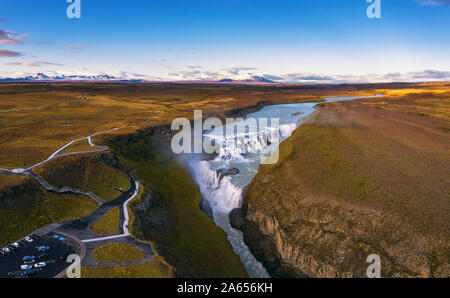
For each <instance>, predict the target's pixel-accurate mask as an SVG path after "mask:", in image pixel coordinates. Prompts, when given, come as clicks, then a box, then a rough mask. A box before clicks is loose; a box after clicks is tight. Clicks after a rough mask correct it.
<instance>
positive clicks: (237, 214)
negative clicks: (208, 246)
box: [230, 208, 245, 230]
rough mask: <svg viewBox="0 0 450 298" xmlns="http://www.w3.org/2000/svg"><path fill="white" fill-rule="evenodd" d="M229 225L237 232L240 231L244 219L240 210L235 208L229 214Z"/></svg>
mask: <svg viewBox="0 0 450 298" xmlns="http://www.w3.org/2000/svg"><path fill="white" fill-rule="evenodd" d="M230 224H231V226H232V227H233V228H235V229H237V230H242V228H243V227H244V225H245V217H244V214H243V213H242V209H241V208H236V209H233V210H231V212H230Z"/></svg>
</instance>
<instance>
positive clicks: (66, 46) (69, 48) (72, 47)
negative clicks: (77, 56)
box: [64, 45, 91, 50]
mask: <svg viewBox="0 0 450 298" xmlns="http://www.w3.org/2000/svg"><path fill="white" fill-rule="evenodd" d="M64 48H65V49H66V50H84V49H90V48H91V47H89V46H70V45H65V46H64Z"/></svg>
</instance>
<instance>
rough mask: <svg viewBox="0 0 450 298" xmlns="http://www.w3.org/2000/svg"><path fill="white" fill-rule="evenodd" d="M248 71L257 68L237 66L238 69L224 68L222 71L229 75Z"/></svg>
mask: <svg viewBox="0 0 450 298" xmlns="http://www.w3.org/2000/svg"><path fill="white" fill-rule="evenodd" d="M250 70H258V68H257V67H245V66H239V67H232V68H224V69H223V71H224V72H225V73H229V74H231V75H237V74H239V73H241V72H242V71H250Z"/></svg>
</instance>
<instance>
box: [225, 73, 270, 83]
mask: <svg viewBox="0 0 450 298" xmlns="http://www.w3.org/2000/svg"><path fill="white" fill-rule="evenodd" d="M218 82H220V83H276V82H275V81H271V80H269V79H266V78H264V77H262V76H257V75H252V74H248V75H246V76H243V77H237V78H235V79H231V78H224V79H221V80H218Z"/></svg>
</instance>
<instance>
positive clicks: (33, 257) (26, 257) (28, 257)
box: [22, 256, 36, 261]
mask: <svg viewBox="0 0 450 298" xmlns="http://www.w3.org/2000/svg"><path fill="white" fill-rule="evenodd" d="M34 259H36V257H35V256H24V257H23V258H22V261H26V260H34Z"/></svg>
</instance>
